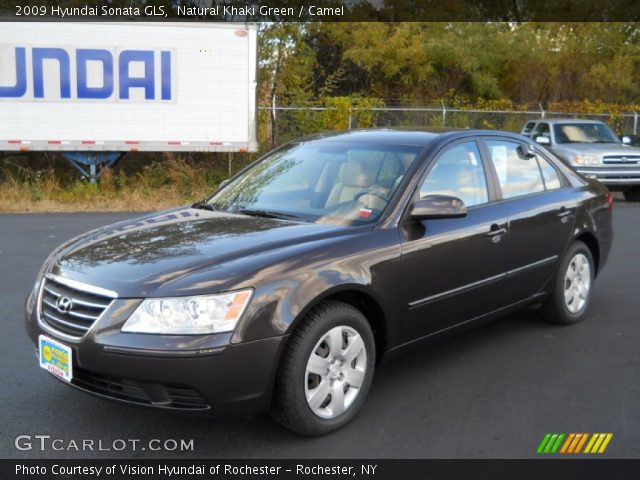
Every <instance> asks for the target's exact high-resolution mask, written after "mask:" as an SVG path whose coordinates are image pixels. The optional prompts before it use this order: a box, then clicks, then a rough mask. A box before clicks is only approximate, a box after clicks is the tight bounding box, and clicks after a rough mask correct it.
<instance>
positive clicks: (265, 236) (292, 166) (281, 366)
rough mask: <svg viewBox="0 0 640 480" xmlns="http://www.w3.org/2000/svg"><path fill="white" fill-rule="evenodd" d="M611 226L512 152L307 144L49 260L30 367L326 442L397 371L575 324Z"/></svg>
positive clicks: (417, 141) (497, 139)
mask: <svg viewBox="0 0 640 480" xmlns="http://www.w3.org/2000/svg"><path fill="white" fill-rule="evenodd" d="M611 208H612V201H611V195H610V194H609V192H608V191H607V189H606V187H604V186H603V185H602V184H600V183H598V182H597V181H594V180H589V179H585V178H582V177H581V176H580V175H579V174H577V173H575V172H574V171H573V170H571V169H570V168H569V167H567V166H566V165H565V164H564V163H562V162H561V161H560V160H558V159H557V158H556V157H554V156H553V154H551V153H550V152H549V151H547V150H546V149H544V147H541V146H539V145H536V144H534V143H533V142H531V141H530V140H529V139H526V138H524V137H522V136H520V135H514V134H509V133H503V132H496V131H473V130H466V131H458V132H445V133H442V132H433V133H429V132H406V131H355V132H349V133H342V134H335V135H323V136H316V137H313V138H306V139H303V140H300V141H294V142H292V143H289V144H287V145H285V146H283V147H281V148H279V149H277V150H275V151H273V152H271V153H269V154H267V155H266V156H264V157H263V158H261V159H260V160H258V161H257V162H255V163H254V164H252V165H250V166H249V167H247V168H246V169H244V170H243V171H241V172H239V173H238V174H237V175H236V176H235V177H233V178H232V179H231V180H230V181H229V182H227V183H226V184H224V185H222V186H221V188H219V189H218V191H216V192H215V193H214V194H213V195H211V196H210V197H209V198H207V199H206V200H203V201H201V202H199V203H196V204H194V205H191V206H186V207H181V208H176V209H174V210H170V211H165V212H161V213H153V214H150V215H147V216H144V217H141V218H135V219H133V220H126V221H123V222H120V223H116V224H113V225H110V226H107V227H103V228H100V229H97V230H94V231H91V232H89V233H86V234H84V235H81V236H80V237H77V238H75V239H73V240H71V241H69V242H67V243H65V244H63V245H61V246H60V247H59V248H58V249H56V250H55V251H54V252H53V253H52V254H51V255H50V257H49V258H48V259H47V261H46V262H45V264H44V266H43V268H42V271H41V272H40V274H39V275H38V278H37V280H36V283H35V285H34V287H33V291H32V292H31V294H30V295H29V298H28V300H27V307H26V317H27V330H28V332H29V335H30V337H31V338H32V339H33V341H34V343H35V344H36V350H37V356H38V362H39V364H40V366H41V367H42V368H43V369H45V370H47V371H48V372H49V373H51V374H52V375H53V376H55V377H56V378H58V379H59V380H61V381H63V382H65V383H67V384H68V385H70V386H72V387H75V388H77V389H80V390H83V391H86V392H90V393H92V394H95V395H98V396H101V397H105V398H110V399H115V400H119V401H122V402H127V403H130V404H138V405H147V406H153V407H158V408H164V409H172V410H189V411H211V412H214V413H221V412H224V413H228V412H230V411H235V412H255V411H261V410H271V412H272V413H273V416H274V418H275V419H276V420H277V421H278V422H280V423H281V424H283V425H284V426H286V427H288V428H290V429H292V430H295V431H296V432H299V433H302V434H306V435H318V434H324V433H327V432H330V431H332V430H335V429H337V428H339V427H341V426H343V425H344V424H346V423H347V422H349V421H350V420H351V419H352V418H353V417H354V416H355V415H356V413H357V412H358V410H359V409H360V407H361V406H362V404H363V402H364V401H365V398H366V396H367V392H368V390H369V387H370V386H371V382H372V380H373V376H374V370H375V368H376V366H377V365H378V364H379V362H380V361H381V360H382V359H383V358H385V357H388V356H389V354H391V353H393V352H396V351H400V350H402V349H403V348H405V347H408V346H409V345H419V344H420V342H422V341H424V340H428V339H431V338H434V337H436V336H437V335H438V334H441V333H443V332H450V331H452V330H455V329H461V328H463V327H465V326H468V325H472V324H475V323H479V322H482V321H486V320H488V319H491V318H495V317H498V316H501V315H505V314H507V313H509V312H513V311H515V310H518V309H522V308H525V307H528V306H534V305H536V306H540V308H539V311H540V313H541V315H542V317H544V318H545V319H546V320H548V321H550V322H553V323H556V324H563V325H566V324H572V323H575V322H578V321H580V320H582V319H583V318H584V317H585V315H586V313H587V309H588V307H589V302H590V300H591V296H592V291H593V283H594V280H595V278H596V276H597V275H598V273H599V272H600V271H601V269H602V268H603V266H604V264H605V262H606V260H607V256H608V254H609V249H610V246H611V240H612V228H611ZM423 345H427V344H426V343H425V344H423Z"/></svg>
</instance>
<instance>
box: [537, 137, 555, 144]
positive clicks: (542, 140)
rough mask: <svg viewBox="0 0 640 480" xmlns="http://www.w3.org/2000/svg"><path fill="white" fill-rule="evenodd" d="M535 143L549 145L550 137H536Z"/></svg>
mask: <svg viewBox="0 0 640 480" xmlns="http://www.w3.org/2000/svg"><path fill="white" fill-rule="evenodd" d="M536 143H539V144H540V145H551V139H550V138H549V137H536Z"/></svg>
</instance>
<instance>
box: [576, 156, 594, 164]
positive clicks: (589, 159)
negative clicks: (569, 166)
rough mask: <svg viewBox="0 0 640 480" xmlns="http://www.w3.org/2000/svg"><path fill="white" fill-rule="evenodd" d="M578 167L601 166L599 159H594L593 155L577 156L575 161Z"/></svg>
mask: <svg viewBox="0 0 640 480" xmlns="http://www.w3.org/2000/svg"><path fill="white" fill-rule="evenodd" d="M574 161H575V162H576V165H599V164H600V162H599V161H598V157H594V156H593V155H580V154H578V155H576V158H575V160H574Z"/></svg>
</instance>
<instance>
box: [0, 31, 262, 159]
mask: <svg viewBox="0 0 640 480" xmlns="http://www.w3.org/2000/svg"><path fill="white" fill-rule="evenodd" d="M256 44H257V28H256V26H255V25H254V24H244V23H243V24H237V23H236V24H229V23H224V24H223V23H131V22H130V23H109V22H104V23H78V22H64V23H61V22H60V23H46V22H37V23H35V22H34V23H24V22H19V23H17V22H16V23H6V22H5V23H2V28H0V151H2V150H7V151H12V150H13V151H15V150H22V151H26V150H30V151H33V150H48V151H50V150H54V151H64V152H126V151H132V150H133V151H195V152H212V151H224V152H238V151H240V152H242V151H250V152H253V151H256V150H257V140H256V74H257V72H256V71H257V59H256V54H257V53H256Z"/></svg>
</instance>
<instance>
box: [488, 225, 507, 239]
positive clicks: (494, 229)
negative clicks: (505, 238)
mask: <svg viewBox="0 0 640 480" xmlns="http://www.w3.org/2000/svg"><path fill="white" fill-rule="evenodd" d="M505 233H507V229H506V228H504V227H500V226H499V225H498V224H497V223H494V224H493V225H491V230H489V231H488V232H487V237H500V235H504V234H505Z"/></svg>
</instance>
